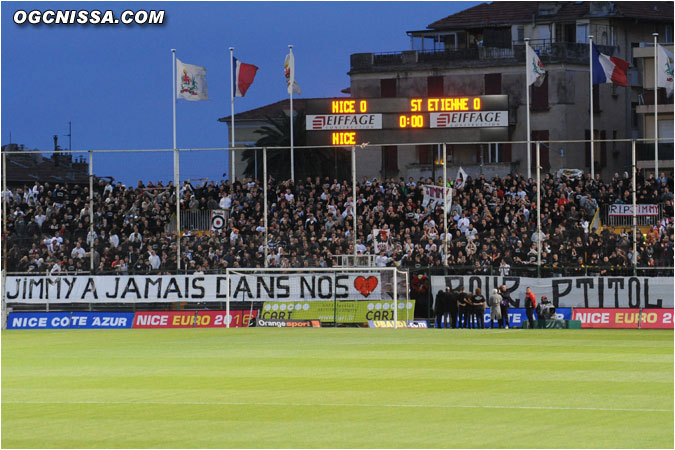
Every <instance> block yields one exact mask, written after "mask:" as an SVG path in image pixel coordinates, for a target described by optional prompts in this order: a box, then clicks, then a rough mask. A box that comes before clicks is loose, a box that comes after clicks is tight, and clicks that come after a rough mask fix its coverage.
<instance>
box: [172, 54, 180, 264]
mask: <svg viewBox="0 0 675 450" xmlns="http://www.w3.org/2000/svg"><path fill="white" fill-rule="evenodd" d="M171 53H172V54H173V184H174V187H175V189H176V268H177V270H178V271H180V176H179V169H178V164H179V160H180V158H179V157H178V147H177V145H176V49H175V48H172V49H171Z"/></svg>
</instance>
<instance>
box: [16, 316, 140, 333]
mask: <svg viewBox="0 0 675 450" xmlns="http://www.w3.org/2000/svg"><path fill="white" fill-rule="evenodd" d="M133 319H134V313H132V312H129V313H126V312H11V313H9V317H8V319H7V329H10V330H19V329H24V330H27V329H34V330H37V329H43V330H48V329H69V328H131V325H132V323H133Z"/></svg>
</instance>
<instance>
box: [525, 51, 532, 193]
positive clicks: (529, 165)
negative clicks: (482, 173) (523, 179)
mask: <svg viewBox="0 0 675 450" xmlns="http://www.w3.org/2000/svg"><path fill="white" fill-rule="evenodd" d="M529 47H530V38H525V99H526V101H525V103H526V106H527V108H526V110H525V112H526V113H527V179H528V181H529V179H530V177H531V176H532V162H531V159H532V155H531V152H532V149H531V148H530V147H531V145H532V144H531V143H530V84H529V83H528V82H527V71H528V70H529V67H527V54H528V49H529Z"/></svg>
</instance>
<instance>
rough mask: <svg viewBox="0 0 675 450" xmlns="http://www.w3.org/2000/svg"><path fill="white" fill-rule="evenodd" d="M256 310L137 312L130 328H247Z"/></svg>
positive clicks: (255, 315)
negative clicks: (228, 312) (228, 326)
mask: <svg viewBox="0 0 675 450" xmlns="http://www.w3.org/2000/svg"><path fill="white" fill-rule="evenodd" d="M257 315H258V311H257V310H253V311H252V312H250V311H248V310H233V311H230V315H229V316H228V315H227V312H226V311H139V312H137V313H136V315H135V316H134V323H133V326H132V328H225V327H227V324H228V323H229V324H230V328H238V327H248V323H249V322H250V320H251V319H252V318H256V317H257Z"/></svg>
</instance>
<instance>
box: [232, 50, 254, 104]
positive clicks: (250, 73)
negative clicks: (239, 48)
mask: <svg viewBox="0 0 675 450" xmlns="http://www.w3.org/2000/svg"><path fill="white" fill-rule="evenodd" d="M232 59H233V61H232V62H233V64H232V70H233V71H234V72H233V73H232V82H233V83H234V96H235V97H243V96H244V95H246V91H247V90H248V87H249V86H250V85H251V83H253V79H254V78H255V74H256V72H257V71H258V68H257V67H256V66H254V65H253V64H246V63H243V62H241V61H239V60H238V59H237V58H235V57H234V56H233V57H232Z"/></svg>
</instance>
